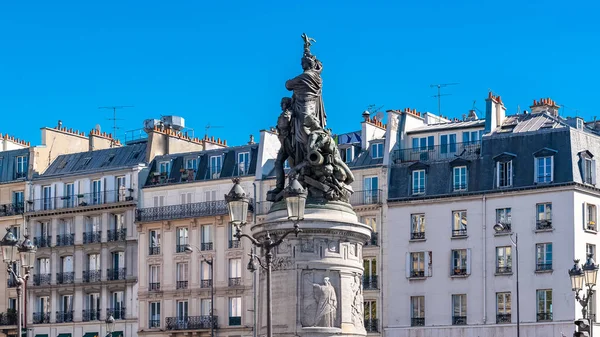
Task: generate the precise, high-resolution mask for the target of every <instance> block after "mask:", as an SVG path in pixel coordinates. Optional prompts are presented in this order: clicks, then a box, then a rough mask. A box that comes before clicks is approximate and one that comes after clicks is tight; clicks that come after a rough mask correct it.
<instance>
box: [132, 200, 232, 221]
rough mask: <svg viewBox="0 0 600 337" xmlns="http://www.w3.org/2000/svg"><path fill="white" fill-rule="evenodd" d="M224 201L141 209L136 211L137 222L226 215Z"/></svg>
mask: <svg viewBox="0 0 600 337" xmlns="http://www.w3.org/2000/svg"><path fill="white" fill-rule="evenodd" d="M227 212H228V210H227V203H226V202H225V200H218V201H204V202H196V203H191V204H180V205H170V206H160V207H148V208H141V209H138V210H137V211H136V220H137V221H161V220H174V219H184V218H194V217H199V216H212V215H222V214H227Z"/></svg>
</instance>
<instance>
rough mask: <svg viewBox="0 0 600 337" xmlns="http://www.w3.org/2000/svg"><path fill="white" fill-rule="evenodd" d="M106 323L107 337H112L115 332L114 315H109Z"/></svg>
mask: <svg viewBox="0 0 600 337" xmlns="http://www.w3.org/2000/svg"><path fill="white" fill-rule="evenodd" d="M104 323H106V337H109V336H112V333H113V332H114V331H115V318H114V317H113V315H108V317H106V320H105V321H104Z"/></svg>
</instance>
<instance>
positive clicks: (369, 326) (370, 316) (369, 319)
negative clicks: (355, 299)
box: [363, 300, 379, 332]
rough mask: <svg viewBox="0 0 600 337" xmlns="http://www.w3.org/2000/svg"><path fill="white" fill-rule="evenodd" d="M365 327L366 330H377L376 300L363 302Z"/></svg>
mask: <svg viewBox="0 0 600 337" xmlns="http://www.w3.org/2000/svg"><path fill="white" fill-rule="evenodd" d="M363 308H364V310H365V311H364V320H365V329H366V330H367V332H378V331H379V326H378V324H377V323H378V322H377V301H375V300H367V301H364V302H363Z"/></svg>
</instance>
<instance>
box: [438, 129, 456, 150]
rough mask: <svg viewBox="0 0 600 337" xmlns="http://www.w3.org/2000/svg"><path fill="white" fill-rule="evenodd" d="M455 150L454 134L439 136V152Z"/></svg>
mask: <svg viewBox="0 0 600 337" xmlns="http://www.w3.org/2000/svg"><path fill="white" fill-rule="evenodd" d="M455 152H456V134H455V133H451V134H449V135H441V136H440V153H442V154H444V153H455Z"/></svg>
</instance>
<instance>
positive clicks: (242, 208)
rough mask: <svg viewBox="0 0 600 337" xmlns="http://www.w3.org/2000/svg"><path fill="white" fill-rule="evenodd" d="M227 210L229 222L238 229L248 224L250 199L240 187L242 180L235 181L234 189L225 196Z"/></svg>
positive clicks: (235, 179) (236, 179)
mask: <svg viewBox="0 0 600 337" xmlns="http://www.w3.org/2000/svg"><path fill="white" fill-rule="evenodd" d="M225 201H227V209H228V210H229V221H230V222H231V223H232V224H233V225H234V226H235V227H236V228H237V227H239V226H243V225H245V224H246V219H247V218H248V204H249V203H250V199H249V198H248V197H247V196H246V192H245V191H244V189H243V188H242V186H241V185H240V179H239V178H234V179H233V187H232V188H231V190H230V191H229V193H227V194H225Z"/></svg>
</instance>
